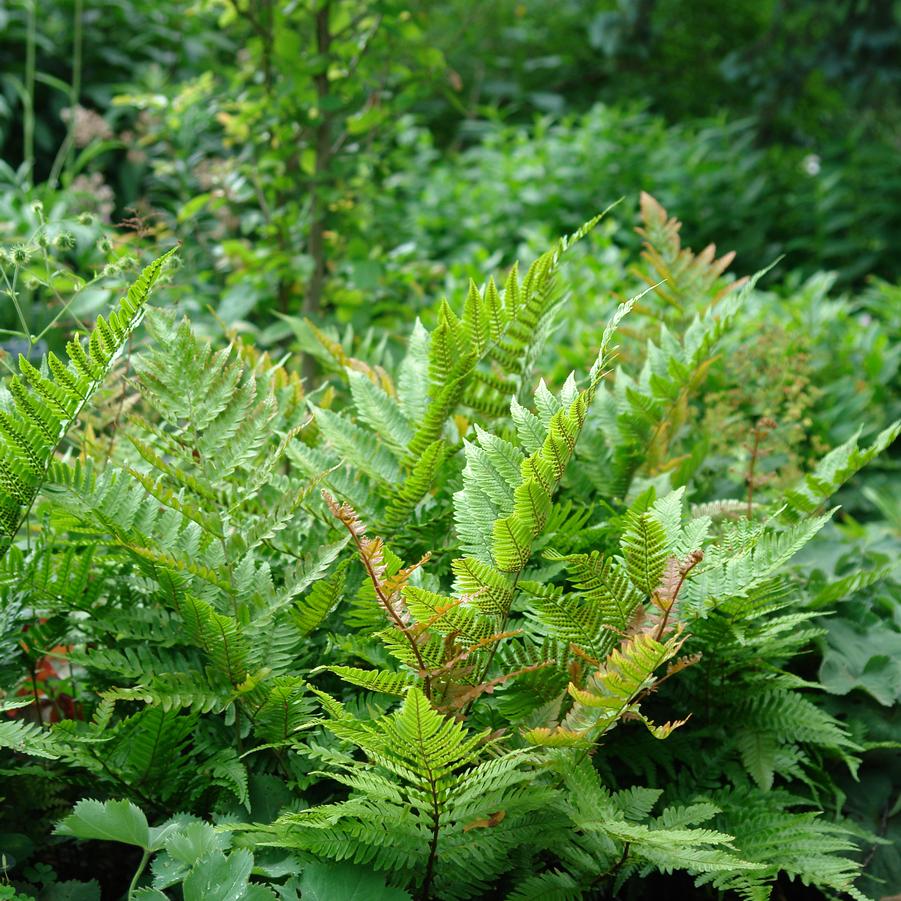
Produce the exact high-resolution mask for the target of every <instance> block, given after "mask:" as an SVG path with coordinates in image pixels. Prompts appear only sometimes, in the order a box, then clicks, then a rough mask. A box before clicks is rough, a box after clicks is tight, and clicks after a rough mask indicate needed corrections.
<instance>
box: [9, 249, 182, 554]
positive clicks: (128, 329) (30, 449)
mask: <svg viewBox="0 0 901 901" xmlns="http://www.w3.org/2000/svg"><path fill="white" fill-rule="evenodd" d="M173 252H174V251H169V253H168V254H166V255H164V256H162V257H160V258H159V259H158V260H156V261H155V262H153V263H152V264H151V265H150V266H148V267H147V268H146V269H145V270H144V271H143V272H142V273H141V276H140V278H139V279H138V280H137V281H136V282H135V284H134V285H133V286H132V287H131V288H130V289H129V291H128V294H127V295H126V296H125V297H123V298H122V300H121V301H120V302H119V306H118V308H117V309H116V310H114V311H113V312H112V313H111V314H110V316H109V320H106V319H104V318H103V317H102V316H100V317H98V319H97V323H96V325H95V326H94V330H93V331H92V332H91V334H90V336H89V337H88V339H87V341H86V342H85V343H82V341H81V339H80V338H78V337H77V336H76V337H75V338H73V340H72V341H70V342H69V344H68V345H67V350H68V353H69V360H68V362H67V363H64V362H63V361H62V360H60V359H59V358H58V357H57V356H55V355H54V354H53V353H52V352H51V353H50V354H49V355H48V356H47V357H46V358H45V359H44V361H43V363H42V365H41V368H40V369H37V368H35V367H34V366H33V365H32V364H31V363H29V362H28V360H27V359H26V358H25V357H23V356H20V357H19V374H18V375H13V376H12V378H10V379H9V381H8V383H7V385H6V388H7V391H8V392H9V395H10V396H11V398H12V405H11V408H10V409H8V410H2V411H0V552H3V553H5V551H6V549H7V548H8V547H9V545H10V544H11V543H12V541H13V540H14V538H15V537H16V533H17V532H18V530H19V526H20V525H21V524H22V522H23V520H24V519H25V517H26V516H27V515H28V513H29V511H30V510H31V505H32V504H33V503H34V499H35V497H36V496H37V493H38V491H39V490H40V488H41V485H42V483H43V482H44V481H45V479H46V477H47V470H48V468H49V466H50V463H51V461H52V459H53V455H54V453H55V451H56V449H57V447H58V446H59V444H60V443H61V442H62V440H63V439H64V438H65V436H66V434H67V433H68V431H69V429H70V428H71V427H72V425H73V423H74V422H76V421H77V419H78V417H79V415H80V413H81V411H82V408H83V407H84V405H85V404H86V403H87V402H88V401H89V400H90V398H91V395H92V394H94V392H96V391H97V390H98V388H100V386H101V385H102V384H103V382H104V381H105V380H106V378H107V376H108V375H109V373H110V370H111V369H112V366H113V364H114V363H115V360H116V357H117V356H118V355H119V354H120V353H121V351H122V349H123V347H124V345H125V343H126V341H127V340H128V339H129V337H130V336H131V333H132V332H133V331H134V329H135V327H136V326H137V325H138V324H139V323H140V321H141V319H142V318H143V313H144V304H145V302H146V301H147V298H148V296H149V294H150V292H151V290H152V289H153V286H154V285H155V283H156V282H157V280H158V279H159V277H160V274H161V272H162V271H163V268H164V266H165V264H166V261H167V259H168V258H169V256H171V254H172V253H173Z"/></svg>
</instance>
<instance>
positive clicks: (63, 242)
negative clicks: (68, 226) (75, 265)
mask: <svg viewBox="0 0 901 901" xmlns="http://www.w3.org/2000/svg"><path fill="white" fill-rule="evenodd" d="M53 246H54V247H56V248H57V249H58V250H72V249H73V248H74V247H75V235H73V234H72V232H60V233H59V234H58V235H57V236H56V238H54V240H53Z"/></svg>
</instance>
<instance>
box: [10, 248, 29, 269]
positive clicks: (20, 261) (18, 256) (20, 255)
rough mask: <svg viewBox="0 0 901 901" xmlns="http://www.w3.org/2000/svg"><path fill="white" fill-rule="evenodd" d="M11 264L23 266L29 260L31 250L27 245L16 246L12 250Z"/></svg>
mask: <svg viewBox="0 0 901 901" xmlns="http://www.w3.org/2000/svg"><path fill="white" fill-rule="evenodd" d="M12 258H13V262H14V263H15V264H16V265H17V266H24V265H25V264H26V263H27V262H28V261H29V260H30V259H31V248H30V247H29V246H28V245H27V244H16V246H15V247H13V249H12Z"/></svg>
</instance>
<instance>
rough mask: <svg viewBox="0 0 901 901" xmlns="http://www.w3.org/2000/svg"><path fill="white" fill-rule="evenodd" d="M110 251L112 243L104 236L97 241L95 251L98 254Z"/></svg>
mask: <svg viewBox="0 0 901 901" xmlns="http://www.w3.org/2000/svg"><path fill="white" fill-rule="evenodd" d="M112 249H113V242H112V241H110V239H109V238H107V237H106V235H104V236H103V237H102V238H100V239H98V241H97V250H99V251H100V253H104V254H105V253H109V252H110V251H111V250H112Z"/></svg>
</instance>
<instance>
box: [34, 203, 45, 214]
mask: <svg viewBox="0 0 901 901" xmlns="http://www.w3.org/2000/svg"><path fill="white" fill-rule="evenodd" d="M31 212H32V213H34V214H35V216H40V215H41V213H43V212H44V204H43V203H41V201H40V200H35V202H34V203H33V204H32V205H31Z"/></svg>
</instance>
